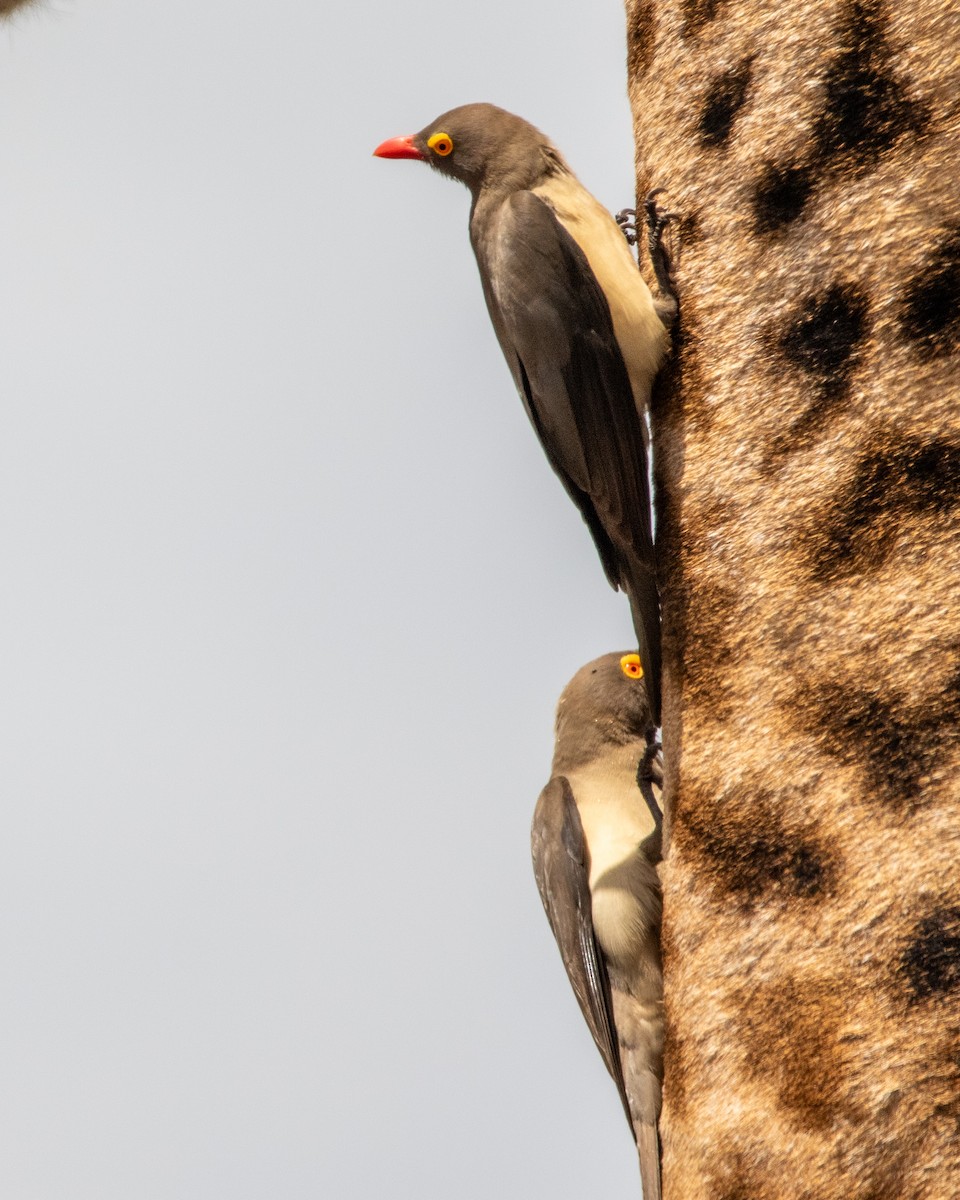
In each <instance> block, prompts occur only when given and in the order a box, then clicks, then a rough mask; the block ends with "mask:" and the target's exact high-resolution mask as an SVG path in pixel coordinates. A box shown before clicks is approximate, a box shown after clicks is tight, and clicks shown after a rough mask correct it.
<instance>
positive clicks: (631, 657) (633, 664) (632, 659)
mask: <svg viewBox="0 0 960 1200" xmlns="http://www.w3.org/2000/svg"><path fill="white" fill-rule="evenodd" d="M620 670H621V671H622V672H623V673H624V675H627V676H629V678H630V679H642V678H643V667H641V666H640V655H639V654H625V655H624V656H623V658H621V659H620Z"/></svg>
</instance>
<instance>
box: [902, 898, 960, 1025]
mask: <svg viewBox="0 0 960 1200" xmlns="http://www.w3.org/2000/svg"><path fill="white" fill-rule="evenodd" d="M900 966H901V970H902V972H903V974H904V975H905V977H906V980H907V986H908V987H909V989H910V995H911V999H912V1000H913V1001H914V1002H919V1001H921V1000H928V999H931V998H933V997H937V996H943V995H945V994H946V993H948V992H954V991H956V990H957V989H958V988H960V908H941V909H938V910H937V911H936V912H934V913H931V914H930V915H929V916H928V917H924V919H923V920H922V921H921V922H920V924H919V925H918V926H917V928H916V930H915V931H914V936H913V940H912V941H911V942H910V945H909V946H908V947H907V948H906V950H905V951H904V953H903V957H902V959H901V964H900Z"/></svg>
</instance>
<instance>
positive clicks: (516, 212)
mask: <svg viewBox="0 0 960 1200" xmlns="http://www.w3.org/2000/svg"><path fill="white" fill-rule="evenodd" d="M486 236H487V238H488V239H492V241H493V246H492V248H491V249H490V250H488V254H487V258H488V262H487V266H488V271H489V288H490V292H491V300H492V304H491V308H495V310H496V311H494V312H492V314H491V315H492V316H493V318H494V326H495V328H496V330H497V334H498V336H499V338H500V341H501V345H502V347H503V350H504V353H505V354H506V356H507V359H508V361H510V360H511V359H513V360H515V363H516V370H515V373H516V374H518V375H519V376H520V378H521V391H522V393H523V399H524V401H525V403H526V405H527V408H528V412H529V415H530V419H531V421H532V422H533V425H534V427H535V429H536V431H537V433H538V434H539V436H540V439H541V441H542V442H543V447H544V450H545V451H546V453H547V457H548V458H549V460H550V463H551V465H552V466H553V467H554V469H555V470H556V471H557V473H558V474H559V475H560V477H561V479H562V480H563V482H564V483H565V484H566V485H567V488H568V490H569V491H570V492H571V495H572V496H573V498H574V499H575V500H576V502H577V503H578V504H579V505H580V507H581V510H582V511H583V512H584V516H585V517H586V519H587V522H588V524H589V525H590V528H591V532H594V533H595V530H596V524H597V522H599V523H600V525H601V529H602V531H604V533H603V536H604V537H605V539H606V542H607V543H609V540H610V538H611V537H614V538H615V539H616V540H617V541H618V542H622V543H625V544H627V545H636V546H640V547H642V548H644V549H649V550H650V552H651V553H652V538H651V533H650V496H649V485H648V481H647V464H646V449H645V445H644V437H643V429H642V426H641V424H640V418H639V416H638V414H637V410H636V405H635V402H634V397H633V392H632V390H631V387H630V377H629V374H628V372H627V368H626V365H625V363H624V361H623V354H622V352H621V350H620V346H619V343H618V342H617V338H616V334H615V332H614V328H613V320H612V318H611V316H610V307H609V305H608V303H607V300H606V297H605V296H604V293H603V290H602V288H601V287H600V284H599V283H598V282H597V280H596V277H595V276H594V273H593V271H592V270H591V268H590V264H589V263H588V261H587V258H586V255H585V254H584V252H583V251H582V250H581V249H580V247H579V246H578V245H577V243H576V242H575V241H574V239H573V238H572V237H571V235H570V234H569V233H568V232H567V230H566V229H565V228H564V227H563V225H561V223H560V222H559V221H558V220H557V218H556V216H555V215H554V213H553V211H552V210H551V208H550V206H549V205H548V204H546V203H545V202H544V201H543V200H541V199H540V198H539V197H538V196H535V195H534V194H533V193H532V192H516V193H514V195H512V196H511V197H510V198H509V199H508V200H507V201H505V202H504V203H503V204H502V205H501V206H500V208H499V210H498V212H497V215H496V219H495V221H492V222H491V223H490V224H489V226H488V231H487V235H486ZM491 255H492V257H491ZM511 366H514V363H513V362H511ZM595 536H596V533H595ZM599 548H600V550H601V556H602V557H603V556H604V553H605V552H606V550H607V545H602V546H600V547H599ZM604 565H607V563H606V561H605V564H604ZM611 566H612V569H613V571H614V572H615V573H616V567H615V566H613V565H612V564H611ZM613 582H614V583H621V582H622V580H621V579H619V578H614V580H613Z"/></svg>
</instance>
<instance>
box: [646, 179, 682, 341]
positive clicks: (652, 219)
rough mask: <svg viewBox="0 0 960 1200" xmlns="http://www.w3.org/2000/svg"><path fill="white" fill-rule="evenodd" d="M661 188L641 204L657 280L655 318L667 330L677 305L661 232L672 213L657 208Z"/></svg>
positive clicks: (666, 251)
mask: <svg viewBox="0 0 960 1200" xmlns="http://www.w3.org/2000/svg"><path fill="white" fill-rule="evenodd" d="M663 190H664V189H663V188H654V190H653V191H652V192H648V193H647V196H646V199H645V200H644V202H643V209H644V213H645V214H646V218H647V248H648V250H649V251H650V262H651V264H652V266H653V273H654V276H655V277H656V280H657V293H656V295H655V296H654V298H653V302H654V305H655V307H656V310H657V316H658V317H659V318H660V320H661V321H662V322H663V323H664V325H666V326H667V328H668V329H669V328H670V326H671V325H672V324H673V322H674V321H675V320H676V319H677V311H678V308H679V305H678V303H677V293H676V289H675V288H674V286H673V279H672V278H671V275H670V254H669V252H668V250H667V247H666V246H665V245H664V241H663V231H664V230H665V229H666V228H667V226H668V225H669V224H670V222H671V221H672V220H673V216H674V214H673V213H669V212H661V210H660V209H659V208H657V196H659V195H660V193H661V192H662V191H663Z"/></svg>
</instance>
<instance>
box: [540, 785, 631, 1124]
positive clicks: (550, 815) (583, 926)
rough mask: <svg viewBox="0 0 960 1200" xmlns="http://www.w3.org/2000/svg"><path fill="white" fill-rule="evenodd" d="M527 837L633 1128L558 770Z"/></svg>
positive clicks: (581, 847)
mask: <svg viewBox="0 0 960 1200" xmlns="http://www.w3.org/2000/svg"><path fill="white" fill-rule="evenodd" d="M530 840H531V848H532V851H533V873H534V875H535V876H536V880H537V887H538V889H539V891H540V899H541V900H542V901H543V907H544V909H545V911H546V914H547V920H548V921H549V922H550V928H551V929H552V930H553V936H554V938H555V939H556V942H557V946H558V947H559V949H560V957H561V958H562V959H563V965H564V966H565V967H566V969H567V976H568V978H569V980H570V984H571V986H572V988H573V991H574V995H575V996H576V997H577V1002H578V1004H579V1005H580V1011H581V1012H582V1013H583V1016H584V1019H585V1020H586V1022H587V1025H588V1026H589V1027H590V1032H591V1033H592V1034H593V1040H594V1041H595V1042H596V1044H597V1049H598V1050H599V1051H600V1054H601V1055H602V1056H603V1061H604V1062H605V1063H606V1066H607V1070H608V1071H609V1072H610V1075H611V1076H612V1078H613V1081H614V1083H615V1084H616V1085H617V1090H618V1091H619V1093H620V1099H621V1101H622V1103H623V1110H624V1112H625V1113H626V1114H627V1122H628V1123H629V1125H630V1128H631V1130H632V1129H633V1122H632V1120H631V1117H630V1104H629V1102H628V1100H627V1092H626V1087H625V1085H624V1081H623V1069H622V1067H621V1065H620V1049H619V1043H618V1041H617V1032H616V1028H615V1026H614V1021H613V1004H612V1001H611V999H610V981H609V979H608V977H607V969H606V965H605V963H604V961H603V955H602V953H601V951H600V947H599V946H598V945H597V939H596V936H595V934H594V931H593V916H592V912H591V902H590V883H589V873H590V864H589V861H588V852H587V844H586V839H585V838H584V835H583V826H582V824H581V823H580V813H579V812H578V810H577V805H576V801H575V800H574V798H573V792H572V790H571V788H570V784H569V782H568V780H567V779H565V778H564V777H563V776H562V775H555V776H554V777H553V778H552V779H551V780H550V782H549V783H548V784H547V786H546V787H545V788H544V789H543V791H542V792H541V793H540V799H539V800H538V801H537V807H536V811H535V812H534V815H533V828H532V830H531V837H530Z"/></svg>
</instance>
